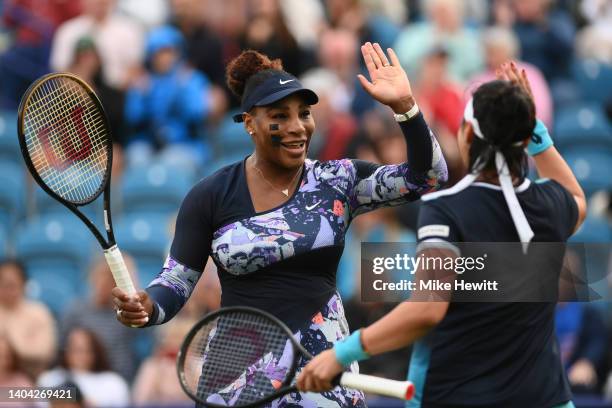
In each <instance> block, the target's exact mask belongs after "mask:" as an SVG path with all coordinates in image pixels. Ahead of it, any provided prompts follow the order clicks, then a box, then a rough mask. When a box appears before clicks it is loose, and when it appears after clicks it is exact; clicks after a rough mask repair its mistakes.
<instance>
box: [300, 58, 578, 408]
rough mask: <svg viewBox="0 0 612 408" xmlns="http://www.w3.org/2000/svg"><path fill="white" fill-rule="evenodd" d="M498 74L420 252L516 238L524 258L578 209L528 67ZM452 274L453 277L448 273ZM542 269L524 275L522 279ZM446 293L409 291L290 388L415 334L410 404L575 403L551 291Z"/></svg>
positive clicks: (467, 118) (455, 251) (462, 133)
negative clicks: (463, 298) (542, 294)
mask: <svg viewBox="0 0 612 408" xmlns="http://www.w3.org/2000/svg"><path fill="white" fill-rule="evenodd" d="M498 77H499V80H497V81H493V82H489V83H485V84H483V85H481V86H480V87H479V88H478V89H477V90H476V91H475V93H474V95H473V98H472V99H471V100H470V101H469V102H468V104H467V106H466V108H465V113H464V122H463V125H462V126H461V129H460V130H459V134H458V143H459V150H460V152H461V156H462V158H463V161H464V162H465V164H466V165H468V166H469V167H468V168H469V169H470V173H469V174H468V175H467V176H465V178H464V179H462V180H461V181H460V182H459V183H457V184H456V185H455V186H453V187H452V188H449V189H447V190H443V191H439V192H436V193H432V194H427V195H425V196H423V197H422V199H423V206H422V208H421V210H420V214H419V229H418V242H419V247H418V251H419V253H422V254H425V256H430V257H437V258H442V259H447V258H450V259H453V258H454V257H457V256H460V255H463V254H462V253H461V249H460V248H464V249H466V250H469V249H470V248H471V247H468V245H465V244H460V245H459V244H458V245H459V246H457V245H455V244H454V243H462V242H465V243H510V242H515V243H516V244H515V245H514V247H516V249H514V248H512V249H513V250H514V251H513V252H512V254H515V255H517V254H518V255H517V256H516V258H519V257H521V254H524V256H525V258H526V259H529V258H528V255H527V254H526V253H525V252H524V251H525V250H529V244H530V243H531V246H532V248H533V247H535V246H536V245H537V244H536V242H546V243H550V242H566V241H567V239H568V238H569V236H570V235H571V234H572V233H573V232H574V231H575V230H576V229H577V228H578V227H579V226H580V224H581V223H582V221H583V219H584V217H585V213H586V202H585V197H584V193H583V192H582V189H581V188H580V186H579V184H578V182H577V181H576V178H575V177H574V175H573V174H572V172H571V170H570V168H569V167H568V166H567V164H566V163H565V161H564V160H563V159H562V158H561V156H560V155H559V153H558V152H557V150H556V149H555V148H554V147H553V143H552V140H551V138H550V136H549V134H548V131H547V130H546V128H545V127H544V125H543V124H542V122H540V121H537V122H536V118H535V107H534V103H533V96H532V94H531V89H530V87H529V82H528V81H527V77H526V74H525V71H524V70H523V71H522V72H520V73H519V72H518V70H517V68H516V66H515V64H514V63H512V64H509V65H508V64H506V65H504V66H503V68H502V71H500V72H499V73H498ZM534 127H535V128H534ZM525 147H527V153H528V154H529V155H531V156H532V157H533V159H534V161H535V164H536V168H537V170H538V173H539V175H540V177H542V178H543V179H541V180H538V182H536V183H531V182H530V181H529V180H528V179H526V178H525V173H526V161H527V154H526V153H525V151H524V148H525ZM470 245H472V244H470ZM480 245H481V246H482V245H483V244H480ZM496 245H497V247H503V248H509V247H508V246H507V245H506V246H503V244H496ZM492 247H493V246H492V245H491V246H489V248H492ZM557 247H558V245H557ZM481 254H482V253H481ZM490 258H491V257H490ZM500 258H503V257H500ZM500 258H498V259H500ZM560 258H562V255H561V256H560ZM490 261H492V260H491V259H488V260H487V262H490ZM425 269H427V268H425ZM559 269H560V268H559V267H558V264H557V270H556V271H555V270H553V268H551V269H550V270H546V271H540V273H546V274H549V275H551V276H553V278H554V279H553V280H550V281H548V282H553V285H554V287H553V288H548V289H549V290H550V292H552V293H554V294H555V296H556V288H557V285H558V279H559V273H560V270H559ZM489 271H496V273H503V274H506V275H508V274H510V275H509V278H510V281H511V282H515V279H517V277H518V276H519V275H520V273H521V272H522V271H520V270H516V269H511V268H509V267H508V266H507V265H504V264H494V265H488V268H487V270H486V271H481V272H479V271H474V272H473V273H483V272H486V273H489ZM420 273H422V270H421V271H417V272H416V274H417V275H416V276H417V279H416V280H417V281H418V280H419V274H420ZM450 275H451V276H452V278H451V279H453V281H454V280H455V279H456V280H459V278H457V277H456V276H455V272H454V271H451V272H450ZM436 276H439V275H436ZM442 276H444V275H442ZM521 276H525V275H521ZM421 277H424V278H427V277H433V276H431V275H421ZM485 277H486V276H485ZM541 277H542V276H541V275H540V276H538V275H535V276H533V277H532V278H533V279H531V280H529V279H530V278H531V275H527V276H526V278H527V279H528V280H527V281H526V282H527V286H528V287H527V289H530V287H529V286H530V285H537V284H538V278H541ZM462 279H463V278H462ZM444 282H447V281H444ZM522 289H525V287H524V286H523V287H519V290H522ZM453 291H455V289H453V286H452V285H451V289H450V291H448V292H440V291H430V290H422V291H421V292H422V293H419V291H418V289H417V290H416V291H415V292H414V293H413V294H415V295H417V299H415V301H408V302H404V303H402V304H400V305H399V306H397V307H396V308H395V309H394V310H393V311H391V312H390V313H389V314H387V315H386V316H384V317H383V318H382V319H380V320H379V321H377V322H375V323H373V324H372V325H370V326H369V327H367V328H365V329H362V330H357V331H356V332H354V333H353V334H351V336H349V337H348V338H347V339H345V340H343V341H341V342H338V343H336V344H335V346H334V348H333V350H327V351H325V352H323V353H322V354H320V355H318V356H316V357H315V358H314V359H313V360H312V361H311V362H310V363H309V364H308V365H307V366H306V367H305V368H304V369H303V370H302V373H301V376H300V377H299V378H298V381H297V383H298V387H299V388H300V389H302V390H307V391H318V392H321V391H324V390H326V389H328V388H330V380H331V379H332V378H333V377H334V376H335V375H336V374H337V373H338V372H340V371H341V370H342V369H343V368H344V367H346V366H348V365H350V364H351V363H353V362H354V361H358V360H362V359H365V358H368V357H369V356H371V355H375V354H380V353H383V352H385V351H390V350H394V349H397V348H401V347H405V346H407V345H409V344H411V343H414V346H413V353H412V357H411V361H410V368H409V373H408V378H409V380H411V381H413V382H414V384H415V387H416V395H415V398H414V399H413V400H412V401H410V402H409V403H408V405H407V406H409V407H524V408H529V407H534V408H536V407H537V408H542V407H573V404H572V402H571V393H570V390H569V387H568V383H567V379H566V377H565V373H564V369H563V365H562V363H561V359H560V355H559V348H558V344H557V342H556V337H555V331H554V314H555V303H556V302H555V299H554V298H552V299H542V300H541V301H538V302H537V303H533V302H536V299H535V298H534V299H532V301H533V302H532V303H518V302H505V301H503V299H502V296H501V295H500V296H499V297H498V298H496V299H494V300H498V301H497V302H486V301H479V302H458V301H457V297H455V296H456V294H453ZM449 292H450V293H449ZM481 294H484V293H483V291H481ZM522 294H523V293H518V295H519V296H520V295H522ZM423 295H425V296H431V295H435V296H440V295H442V296H446V297H436V298H434V299H437V300H440V301H434V302H431V301H420V300H423V299H432V298H431V297H429V298H428V297H425V298H421V297H419V296H423ZM449 296H450V297H449ZM471 299H473V300H476V298H475V297H473V298H471ZM449 300H450V301H449Z"/></svg>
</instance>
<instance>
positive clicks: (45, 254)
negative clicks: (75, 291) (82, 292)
mask: <svg viewBox="0 0 612 408" xmlns="http://www.w3.org/2000/svg"><path fill="white" fill-rule="evenodd" d="M96 245H97V242H96V241H95V238H94V237H93V235H92V234H91V232H90V231H89V230H88V229H87V227H85V225H84V224H83V223H82V222H81V221H80V220H79V219H77V218H76V217H75V216H73V215H70V214H67V215H57V214H49V215H46V216H42V217H37V218H35V219H33V220H31V221H30V222H28V223H27V224H25V225H24V226H23V227H22V228H21V229H20V230H19V231H18V233H17V236H16V240H15V253H16V255H17V256H18V257H19V258H20V259H22V260H23V261H24V263H25V265H26V267H27V268H28V270H34V271H57V273H58V274H62V275H65V276H67V277H70V278H71V279H74V280H76V281H77V282H82V281H83V280H84V277H85V276H86V273H87V268H88V267H89V262H90V260H91V255H92V253H93V252H92V251H93V250H94V249H97V248H96Z"/></svg>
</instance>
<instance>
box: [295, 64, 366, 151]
mask: <svg viewBox="0 0 612 408" xmlns="http://www.w3.org/2000/svg"><path fill="white" fill-rule="evenodd" d="M301 81H302V84H303V85H304V86H305V87H307V88H309V89H312V90H313V91H314V92H316V93H317V95H318V96H319V102H318V103H317V104H316V105H313V106H312V113H313V115H314V116H315V117H316V118H317V128H316V131H315V132H316V133H315V135H314V137H313V138H312V141H311V142H310V146H309V150H308V151H309V156H310V157H311V158H315V157H316V158H317V159H319V160H321V161H327V160H337V159H340V158H342V157H347V156H346V154H347V149H348V146H349V144H350V143H351V141H352V140H353V138H354V137H355V134H356V133H357V125H358V124H357V120H356V119H355V117H354V116H353V115H351V114H350V113H349V112H348V111H347V110H346V109H347V107H346V105H345V99H344V97H345V96H346V94H345V92H346V89H345V88H344V85H343V84H342V82H341V81H340V79H339V78H338V76H337V75H336V74H335V73H334V72H332V71H331V70H328V69H325V68H316V69H312V70H310V71H307V72H306V73H305V74H304V75H303V76H302V78H301Z"/></svg>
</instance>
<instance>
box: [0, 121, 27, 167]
mask: <svg viewBox="0 0 612 408" xmlns="http://www.w3.org/2000/svg"><path fill="white" fill-rule="evenodd" d="M0 162H12V163H16V164H22V163H23V158H22V157H21V149H20V148H19V139H18V138H17V113H16V112H8V111H0Z"/></svg>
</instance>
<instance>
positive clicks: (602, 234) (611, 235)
mask: <svg viewBox="0 0 612 408" xmlns="http://www.w3.org/2000/svg"><path fill="white" fill-rule="evenodd" d="M569 241H570V242H588V243H593V242H610V241H612V228H611V227H610V224H609V223H608V221H607V220H606V219H605V218H601V217H596V216H594V215H590V214H589V215H588V216H587V217H586V218H585V220H584V223H583V224H582V225H581V226H580V228H579V229H578V231H576V232H575V233H574V235H572V237H571V238H570V239H569Z"/></svg>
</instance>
